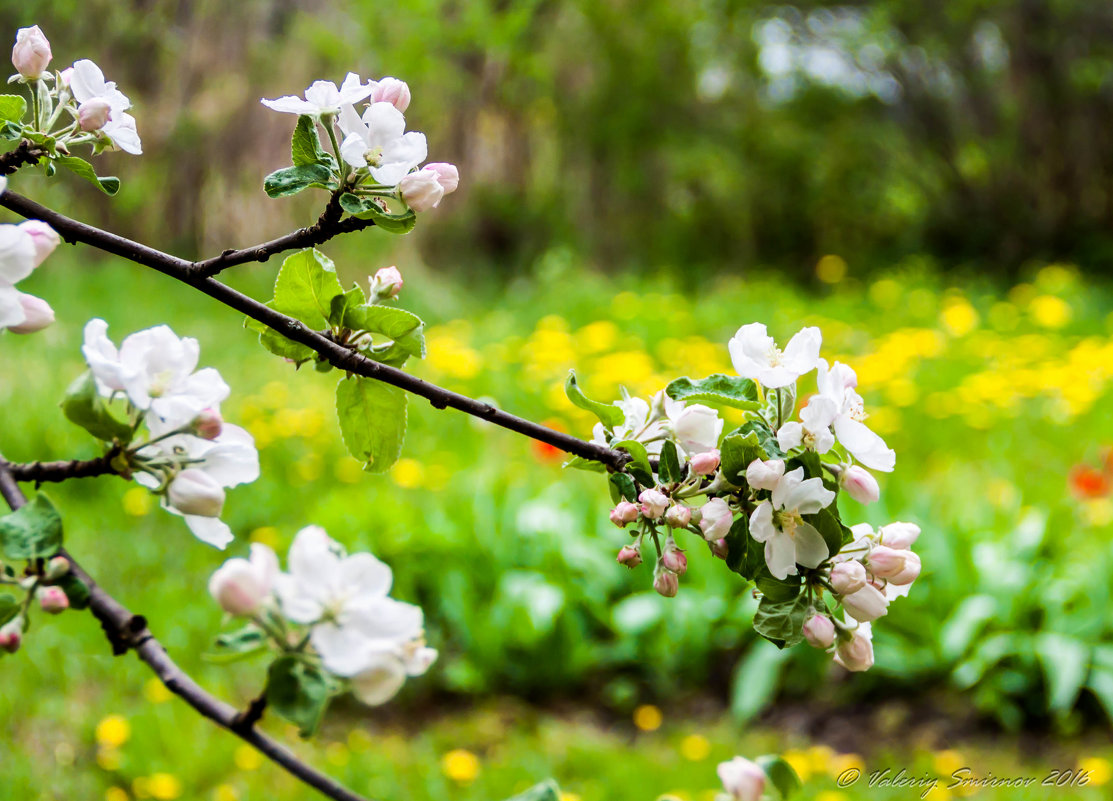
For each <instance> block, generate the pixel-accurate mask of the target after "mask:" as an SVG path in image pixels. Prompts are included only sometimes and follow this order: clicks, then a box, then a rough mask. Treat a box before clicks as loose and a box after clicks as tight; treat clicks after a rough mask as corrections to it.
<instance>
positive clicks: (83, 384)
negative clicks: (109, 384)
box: [62, 371, 133, 444]
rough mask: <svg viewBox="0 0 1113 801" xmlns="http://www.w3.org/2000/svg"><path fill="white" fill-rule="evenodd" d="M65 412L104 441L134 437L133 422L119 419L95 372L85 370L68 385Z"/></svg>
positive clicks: (65, 396) (124, 439) (70, 419)
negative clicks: (110, 405) (98, 389)
mask: <svg viewBox="0 0 1113 801" xmlns="http://www.w3.org/2000/svg"><path fill="white" fill-rule="evenodd" d="M62 414H63V415H65V417H66V419H67V420H69V421H70V422H71V423H74V424H76V425H79V426H81V427H82V428H84V429H85V430H86V431H88V432H89V433H90V434H92V435H93V436H94V437H96V438H97V439H99V440H103V441H105V442H115V441H118V442H121V443H123V444H127V443H128V442H130V441H131V438H132V435H133V432H132V428H131V426H130V425H128V424H127V423H125V422H123V421H122V420H117V419H116V417H115V416H114V415H113V414H112V411H111V410H110V409H109V408H108V404H107V403H106V402H105V400H104V398H103V397H102V396H101V394H100V393H99V392H98V391H97V382H96V379H95V378H94V377H93V374H92V372H89V371H87V372H85V373H83V374H82V375H81V376H79V377H78V378H77V379H76V380H75V381H74V382H73V383H72V384H70V385H69V387H68V388H67V389H66V394H65V395H64V396H63V397H62Z"/></svg>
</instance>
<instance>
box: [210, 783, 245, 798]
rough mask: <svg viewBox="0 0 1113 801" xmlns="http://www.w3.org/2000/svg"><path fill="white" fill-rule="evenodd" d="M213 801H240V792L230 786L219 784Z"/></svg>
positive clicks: (214, 792) (214, 791)
mask: <svg viewBox="0 0 1113 801" xmlns="http://www.w3.org/2000/svg"><path fill="white" fill-rule="evenodd" d="M213 801H240V791H239V790H237V789H236V788H235V787H233V786H232V785H230V784H218V785H217V786H216V789H215V790H213Z"/></svg>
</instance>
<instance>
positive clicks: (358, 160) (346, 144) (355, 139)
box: [340, 132, 367, 169]
mask: <svg viewBox="0 0 1113 801" xmlns="http://www.w3.org/2000/svg"><path fill="white" fill-rule="evenodd" d="M366 153H367V140H365V139H364V138H363V136H362V135H360V134H359V133H357V132H353V133H350V134H348V135H347V136H346V137H344V141H343V142H341V143H340V157H341V158H342V159H344V161H346V162H348V163H349V164H351V165H352V166H353V167H355V168H356V169H359V168H360V167H366V166H367V158H366V156H365V155H364V154H366Z"/></svg>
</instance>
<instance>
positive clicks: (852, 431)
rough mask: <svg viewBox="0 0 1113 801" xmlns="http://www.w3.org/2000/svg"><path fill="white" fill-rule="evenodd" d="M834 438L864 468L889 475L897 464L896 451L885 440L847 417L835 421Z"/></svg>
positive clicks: (842, 416)
mask: <svg viewBox="0 0 1113 801" xmlns="http://www.w3.org/2000/svg"><path fill="white" fill-rule="evenodd" d="M835 436H836V437H838V438H839V442H841V443H842V444H843V445H844V446H845V447H846V449H847V450H848V451H850V453H851V455H853V456H854V458H855V459H857V460H858V461H859V462H861V463H862V464H864V465H865V466H866V467H872V468H873V469H874V470H881V471H882V472H886V473H889V472H892V470H893V467H894V466H895V465H896V463H897V453H896V451H894V450H893V449H892V448H890V447H888V446H887V445H886V444H885V440H883V439H881V437H879V436H878V435H877V434H875V433H874V432H872V431H870V430H869V428H867V427H866V425H865V424H864V423H861V422H859V421H857V420H854V419H853V418H851V417H848V416H847V415H840V416H839V417H838V418H837V419H836V420H835Z"/></svg>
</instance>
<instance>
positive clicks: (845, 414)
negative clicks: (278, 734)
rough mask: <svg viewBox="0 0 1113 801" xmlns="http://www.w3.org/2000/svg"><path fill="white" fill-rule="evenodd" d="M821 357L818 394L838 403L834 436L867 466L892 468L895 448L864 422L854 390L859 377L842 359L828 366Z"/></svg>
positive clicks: (836, 404) (859, 399)
mask: <svg viewBox="0 0 1113 801" xmlns="http://www.w3.org/2000/svg"><path fill="white" fill-rule="evenodd" d="M818 361H819V369H818V370H817V372H816V385H817V387H818V388H819V394H820V395H821V396H822V397H825V398H829V399H830V400H831V401H832V402H833V403H834V405H835V418H834V420H833V425H834V429H835V436H836V437H837V438H838V440H839V442H841V443H842V444H843V446H844V447H845V448H846V449H847V450H848V451H850V454H851V455H852V456H853V457H854V458H855V459H857V460H858V461H859V462H861V463H862V464H864V465H865V466H866V467H871V468H873V469H874V470H881V471H883V472H886V473H888V472H891V471H892V469H893V467H894V465H895V464H896V458H897V457H896V452H895V451H893V449H892V448H890V447H888V446H887V445H886V444H885V441H884V440H883V439H882V438H881V437H879V436H878V435H877V434H875V433H874V432H873V431H870V429H869V428H868V427H867V426H866V425H865V423H863V422H862V421H863V420H864V419H865V418H866V413H865V410H864V408H863V403H862V396H861V395H859V394H858V393H857V392H856V391H855V390H854V387H855V386H857V384H858V377H857V376H856V375H855V373H854V371H853V370H852V369H851V368H850V367H847V366H846V365H845V364H842V363H841V362H835V363H834V364H833V365H832V366H831V367H830V368H829V369H828V366H827V361H826V360H825V359H819V360H818Z"/></svg>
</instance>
